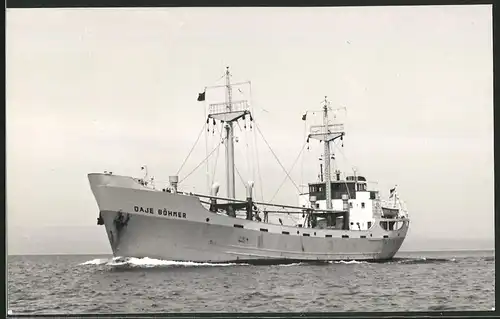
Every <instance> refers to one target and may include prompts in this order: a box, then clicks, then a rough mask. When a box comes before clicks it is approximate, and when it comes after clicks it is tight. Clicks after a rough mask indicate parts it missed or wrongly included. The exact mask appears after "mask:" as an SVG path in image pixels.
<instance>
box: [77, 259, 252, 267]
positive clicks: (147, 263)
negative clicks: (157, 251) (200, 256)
mask: <svg viewBox="0 0 500 319" xmlns="http://www.w3.org/2000/svg"><path fill="white" fill-rule="evenodd" d="M88 265H97V266H99V265H105V266H111V267H128V268H158V267H200V266H202V267H227V266H240V265H245V264H239V263H197V262H192V261H173V260H161V259H154V258H148V257H144V258H135V257H114V258H111V259H92V260H89V261H86V262H83V263H81V264H80V266H88Z"/></svg>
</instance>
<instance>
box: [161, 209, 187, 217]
mask: <svg viewBox="0 0 500 319" xmlns="http://www.w3.org/2000/svg"><path fill="white" fill-rule="evenodd" d="M158 215H163V216H170V217H178V218H186V213H182V212H176V211H173V210H168V209H166V208H163V209H161V208H160V209H158Z"/></svg>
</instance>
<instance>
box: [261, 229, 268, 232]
mask: <svg viewBox="0 0 500 319" xmlns="http://www.w3.org/2000/svg"><path fill="white" fill-rule="evenodd" d="M260 231H264V232H267V231H268V230H267V229H266V228H261V229H260Z"/></svg>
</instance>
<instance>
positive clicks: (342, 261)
mask: <svg viewBox="0 0 500 319" xmlns="http://www.w3.org/2000/svg"><path fill="white" fill-rule="evenodd" d="M329 263H330V264H344V265H353V264H356V265H359V264H367V263H368V262H367V261H357V260H347V261H346V260H336V261H329Z"/></svg>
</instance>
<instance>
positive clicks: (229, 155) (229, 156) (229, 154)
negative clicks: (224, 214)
mask: <svg viewBox="0 0 500 319" xmlns="http://www.w3.org/2000/svg"><path fill="white" fill-rule="evenodd" d="M230 76H231V74H230V73H229V67H227V68H226V107H227V112H229V113H230V112H232V110H233V108H232V88H231V78H230ZM226 185H227V197H228V198H235V183H234V133H233V121H229V122H227V123H226Z"/></svg>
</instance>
